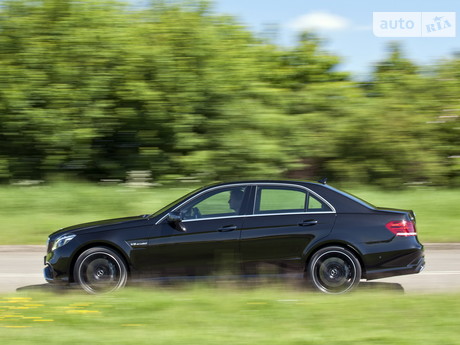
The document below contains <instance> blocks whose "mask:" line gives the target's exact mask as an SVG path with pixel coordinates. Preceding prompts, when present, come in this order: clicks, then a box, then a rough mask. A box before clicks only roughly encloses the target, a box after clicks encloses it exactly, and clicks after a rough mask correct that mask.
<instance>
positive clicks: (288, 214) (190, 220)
mask: <svg viewBox="0 0 460 345" xmlns="http://www.w3.org/2000/svg"><path fill="white" fill-rule="evenodd" d="M300 214H305V215H310V214H335V212H333V211H324V212H291V213H263V214H262V213H258V214H240V215H237V216H228V217H209V218H196V219H184V220H183V221H182V222H183V223H188V222H196V221H201V220H212V219H224V218H225V219H227V218H242V217H244V218H248V217H267V216H292V215H297V216H298V215H300Z"/></svg>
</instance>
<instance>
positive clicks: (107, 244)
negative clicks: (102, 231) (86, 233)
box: [69, 241, 131, 283]
mask: <svg viewBox="0 0 460 345" xmlns="http://www.w3.org/2000/svg"><path fill="white" fill-rule="evenodd" d="M95 247H104V248H108V249H110V250H113V251H114V252H115V253H117V254H118V255H119V256H120V258H121V259H122V260H123V261H124V263H125V265H126V270H127V271H128V275H129V274H130V273H131V263H130V261H129V259H128V257H127V255H126V253H125V252H124V251H123V250H122V249H121V248H120V247H119V246H117V245H115V244H114V243H112V242H103V241H98V242H90V243H85V244H84V245H82V246H81V247H80V248H78V250H76V251H75V253H74V255H73V256H72V259H71V260H70V265H69V282H71V283H73V282H75V279H74V268H75V263H76V262H77V260H78V257H79V256H80V255H81V253H83V252H84V251H85V250H88V249H90V248H95Z"/></svg>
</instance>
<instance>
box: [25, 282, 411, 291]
mask: <svg viewBox="0 0 460 345" xmlns="http://www.w3.org/2000/svg"><path fill="white" fill-rule="evenodd" d="M189 283H190V282H189ZM233 283H236V285H227V287H229V286H230V287H231V286H233V287H237V288H241V285H240V284H238V282H233ZM239 283H241V281H240V282H239ZM267 283H268V282H266V281H265V282H264V283H261V282H253V284H248V285H247V282H246V281H245V282H244V286H246V287H247V288H256V287H257V286H267ZM272 283H273V286H276V285H277V284H276V283H274V282H272ZM184 285H187V283H184V282H171V281H168V282H166V283H165V282H163V283H160V284H159V283H158V282H152V281H150V282H148V281H137V282H131V283H130V284H129V285H128V286H131V287H135V288H152V289H153V288H168V287H171V288H173V287H183V286H184ZM223 285H226V284H223ZM223 285H221V284H217V285H214V286H215V287H219V286H223ZM292 287H297V288H301V289H302V287H303V288H305V285H304V284H294V285H293V286H292ZM306 290H307V291H310V292H315V291H313V290H311V289H310V288H307V289H306ZM33 291H39V292H51V293H68V292H82V293H84V292H83V290H82V289H80V288H79V287H78V286H77V285H75V284H71V285H52V284H39V285H27V286H22V287H19V288H17V289H16V292H33ZM360 291H379V292H382V291H389V292H395V293H402V294H403V293H404V288H403V286H402V285H401V284H398V283H382V282H361V283H360V284H359V285H358V287H357V288H356V290H355V292H360Z"/></svg>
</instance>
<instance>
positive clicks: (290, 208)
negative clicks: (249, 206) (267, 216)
mask: <svg viewBox="0 0 460 345" xmlns="http://www.w3.org/2000/svg"><path fill="white" fill-rule="evenodd" d="M306 200H307V192H306V191H304V190H300V189H296V188H288V187H259V188H258V189H257V196H256V205H255V213H257V214H264V213H295V212H305V209H306Z"/></svg>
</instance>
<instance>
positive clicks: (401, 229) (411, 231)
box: [385, 220, 417, 237]
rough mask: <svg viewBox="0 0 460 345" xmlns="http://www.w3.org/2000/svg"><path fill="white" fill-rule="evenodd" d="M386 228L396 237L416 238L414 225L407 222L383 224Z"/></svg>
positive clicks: (398, 221)
mask: <svg viewBox="0 0 460 345" xmlns="http://www.w3.org/2000/svg"><path fill="white" fill-rule="evenodd" d="M385 226H386V228H387V229H388V230H390V231H391V232H392V233H393V234H395V235H396V236H406V237H407V236H416V235H417V230H416V229H415V224H414V223H413V222H411V221H408V220H394V221H391V222H389V223H386V224H385Z"/></svg>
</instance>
